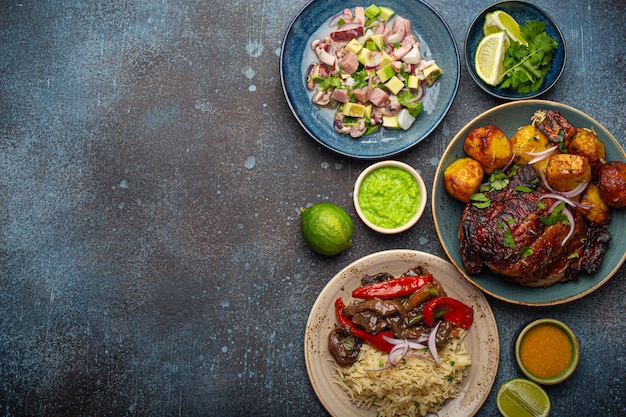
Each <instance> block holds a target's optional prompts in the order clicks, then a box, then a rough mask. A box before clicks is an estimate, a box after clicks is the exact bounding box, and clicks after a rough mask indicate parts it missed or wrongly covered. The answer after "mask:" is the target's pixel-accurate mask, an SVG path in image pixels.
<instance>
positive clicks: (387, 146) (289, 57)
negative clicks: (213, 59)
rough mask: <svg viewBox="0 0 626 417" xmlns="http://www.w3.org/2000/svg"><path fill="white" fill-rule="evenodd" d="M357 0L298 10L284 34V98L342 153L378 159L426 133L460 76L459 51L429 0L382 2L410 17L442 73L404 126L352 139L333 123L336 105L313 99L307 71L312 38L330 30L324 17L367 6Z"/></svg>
mask: <svg viewBox="0 0 626 417" xmlns="http://www.w3.org/2000/svg"><path fill="white" fill-rule="evenodd" d="M369 4H370V3H363V2H362V1H357V0H345V1H332V0H313V1H311V2H310V3H308V4H307V5H306V6H304V8H303V9H302V10H301V11H300V12H299V13H298V14H297V15H296V17H295V18H294V20H293V22H292V23H291V24H290V25H289V28H288V29H287V33H286V34H285V37H284V40H283V45H282V49H281V54H280V74H281V82H282V86H283V91H284V93H285V97H286V99H287V103H288V104H289V107H290V108H291V111H292V112H293V115H294V116H295V118H296V119H297V120H298V122H299V123H300V125H301V126H302V127H303V128H304V130H305V131H306V132H307V133H308V134H309V135H310V136H311V137H312V138H313V139H315V140H316V141H317V142H319V143H320V144H322V145H324V146H325V147H327V148H329V149H332V150H334V151H336V152H338V153H340V154H343V155H347V156H350V157H354V158H358V159H379V158H383V157H387V156H390V155H394V154H397V153H399V152H402V151H404V150H407V149H409V148H410V147H411V146H413V145H415V144H416V143H418V142H420V141H421V140H423V139H424V138H426V137H427V136H428V135H429V134H430V133H431V132H432V131H433V130H434V129H435V128H436V127H437V125H439V123H440V122H441V121H442V120H443V117H444V116H445V114H446V113H447V112H448V109H449V108H450V106H451V105H452V101H453V100H454V96H455V95H456V92H457V89H458V85H459V80H460V63H459V56H458V50H457V47H456V44H455V42H454V38H453V37H452V33H451V31H450V28H449V27H448V25H447V24H446V23H445V21H444V20H443V18H442V17H441V16H440V15H439V14H438V13H437V12H436V11H435V10H434V9H433V8H432V7H430V6H429V5H428V4H426V3H424V2H422V1H419V0H408V1H404V0H388V1H386V2H385V6H387V7H390V8H392V9H393V10H394V11H395V12H396V14H397V15H400V16H402V17H404V18H407V19H409V20H410V21H411V23H412V29H413V32H414V33H415V34H416V36H417V38H418V40H419V41H420V45H421V51H422V55H423V57H424V58H425V59H434V60H435V61H436V62H437V65H439V67H440V68H441V69H442V71H443V75H442V76H441V78H439V79H438V80H437V82H436V83H435V84H433V85H432V86H431V87H427V88H426V90H425V95H424V98H423V99H422V101H423V104H424V106H423V111H422V113H421V114H420V115H419V117H418V118H417V119H416V120H415V122H414V123H413V126H411V128H410V129H409V130H407V131H403V130H390V129H380V130H379V131H378V132H376V133H374V134H371V135H368V136H366V137H362V138H361V139H359V140H354V139H352V138H350V137H349V136H348V137H346V136H345V135H340V134H339V133H337V132H335V130H334V129H333V119H334V111H332V110H329V109H320V108H319V107H318V106H316V105H315V104H313V103H312V102H311V97H312V95H313V92H312V91H309V90H308V89H307V87H306V73H307V69H308V67H309V65H310V64H311V63H313V61H314V59H315V55H314V53H313V51H312V50H311V42H312V41H313V39H316V38H317V37H319V36H320V34H323V33H326V32H330V28H329V27H328V21H329V20H330V19H331V18H332V17H333V16H335V15H337V14H339V13H340V12H341V11H342V10H343V9H344V8H350V9H354V7H356V6H365V7H367V6H368V5H369Z"/></svg>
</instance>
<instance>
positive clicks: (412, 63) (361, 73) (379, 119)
mask: <svg viewBox="0 0 626 417" xmlns="http://www.w3.org/2000/svg"><path fill="white" fill-rule="evenodd" d="M329 25H330V27H331V31H330V33H329V34H328V35H326V36H324V38H323V39H315V40H313V42H312V43H311V48H312V49H313V51H315V56H316V60H315V62H313V63H311V65H310V66H309V68H308V71H307V79H306V81H307V88H309V90H311V91H312V92H313V96H312V100H313V103H314V104H316V105H317V106H320V107H324V108H333V109H336V111H335V116H334V120H333V127H334V130H335V131H336V132H337V133H339V134H342V135H349V136H351V137H352V138H359V137H362V136H364V135H368V134H371V133H373V132H375V131H376V130H378V129H379V128H381V127H384V128H389V129H403V130H408V129H409V128H410V127H411V125H412V124H413V122H414V121H415V119H416V117H418V116H419V114H420V113H421V111H422V107H423V103H422V101H421V100H422V97H423V95H424V91H425V88H427V87H428V86H431V85H433V84H434V83H435V82H436V81H437V79H439V77H441V76H442V74H443V72H442V70H441V68H439V66H438V65H437V63H436V62H435V61H434V60H427V59H424V58H423V56H422V52H421V50H420V42H419V41H418V40H417V37H416V35H415V34H414V33H413V30H412V28H411V21H410V20H408V19H405V18H403V17H402V16H399V15H396V14H395V12H394V11H393V10H392V9H390V8H388V7H384V6H377V5H375V4H372V5H370V6H369V7H367V8H364V7H355V8H354V10H352V9H345V10H343V11H342V12H341V13H339V14H338V15H336V16H335V17H334V18H332V19H331V20H330V22H329Z"/></svg>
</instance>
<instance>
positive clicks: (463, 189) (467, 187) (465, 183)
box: [443, 157, 485, 203]
mask: <svg viewBox="0 0 626 417" xmlns="http://www.w3.org/2000/svg"><path fill="white" fill-rule="evenodd" d="M484 175H485V171H484V169H483V167H482V165H481V164H480V163H479V162H478V161H476V160H474V159H472V158H469V157H464V158H459V159H457V160H456V161H454V162H452V163H451V164H450V165H448V167H447V168H446V169H445V171H444V172H443V185H444V188H445V189H446V191H447V192H448V193H449V194H450V195H451V196H452V197H454V198H456V199H457V200H460V201H462V202H464V203H469V201H470V197H471V195H472V194H474V193H475V192H476V191H478V188H479V187H480V184H481V183H482V181H483V176H484Z"/></svg>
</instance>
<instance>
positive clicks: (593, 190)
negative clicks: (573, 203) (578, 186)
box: [580, 183, 611, 224]
mask: <svg viewBox="0 0 626 417" xmlns="http://www.w3.org/2000/svg"><path fill="white" fill-rule="evenodd" d="M580 203H581V204H584V205H585V206H590V208H586V209H583V210H582V213H583V216H585V217H586V218H587V220H589V221H590V222H592V223H595V224H608V223H609V222H610V221H611V209H610V207H609V206H607V204H606V203H605V202H604V200H602V197H600V188H598V186H597V185H595V184H594V183H590V184H589V185H588V186H587V188H586V189H585V191H584V192H583V193H582V194H581V196H580Z"/></svg>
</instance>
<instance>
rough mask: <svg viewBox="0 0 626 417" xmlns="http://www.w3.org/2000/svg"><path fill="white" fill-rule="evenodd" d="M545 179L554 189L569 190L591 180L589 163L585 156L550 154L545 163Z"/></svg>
mask: <svg viewBox="0 0 626 417" xmlns="http://www.w3.org/2000/svg"><path fill="white" fill-rule="evenodd" d="M546 181H547V182H548V185H549V186H550V187H552V188H553V189H554V190H556V191H570V190H573V189H574V188H576V187H577V186H578V185H580V184H581V183H588V182H589V181H591V165H589V161H587V158H585V157H584V156H580V155H573V154H569V153H559V154H555V155H552V156H550V158H548V163H547V165H546Z"/></svg>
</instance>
